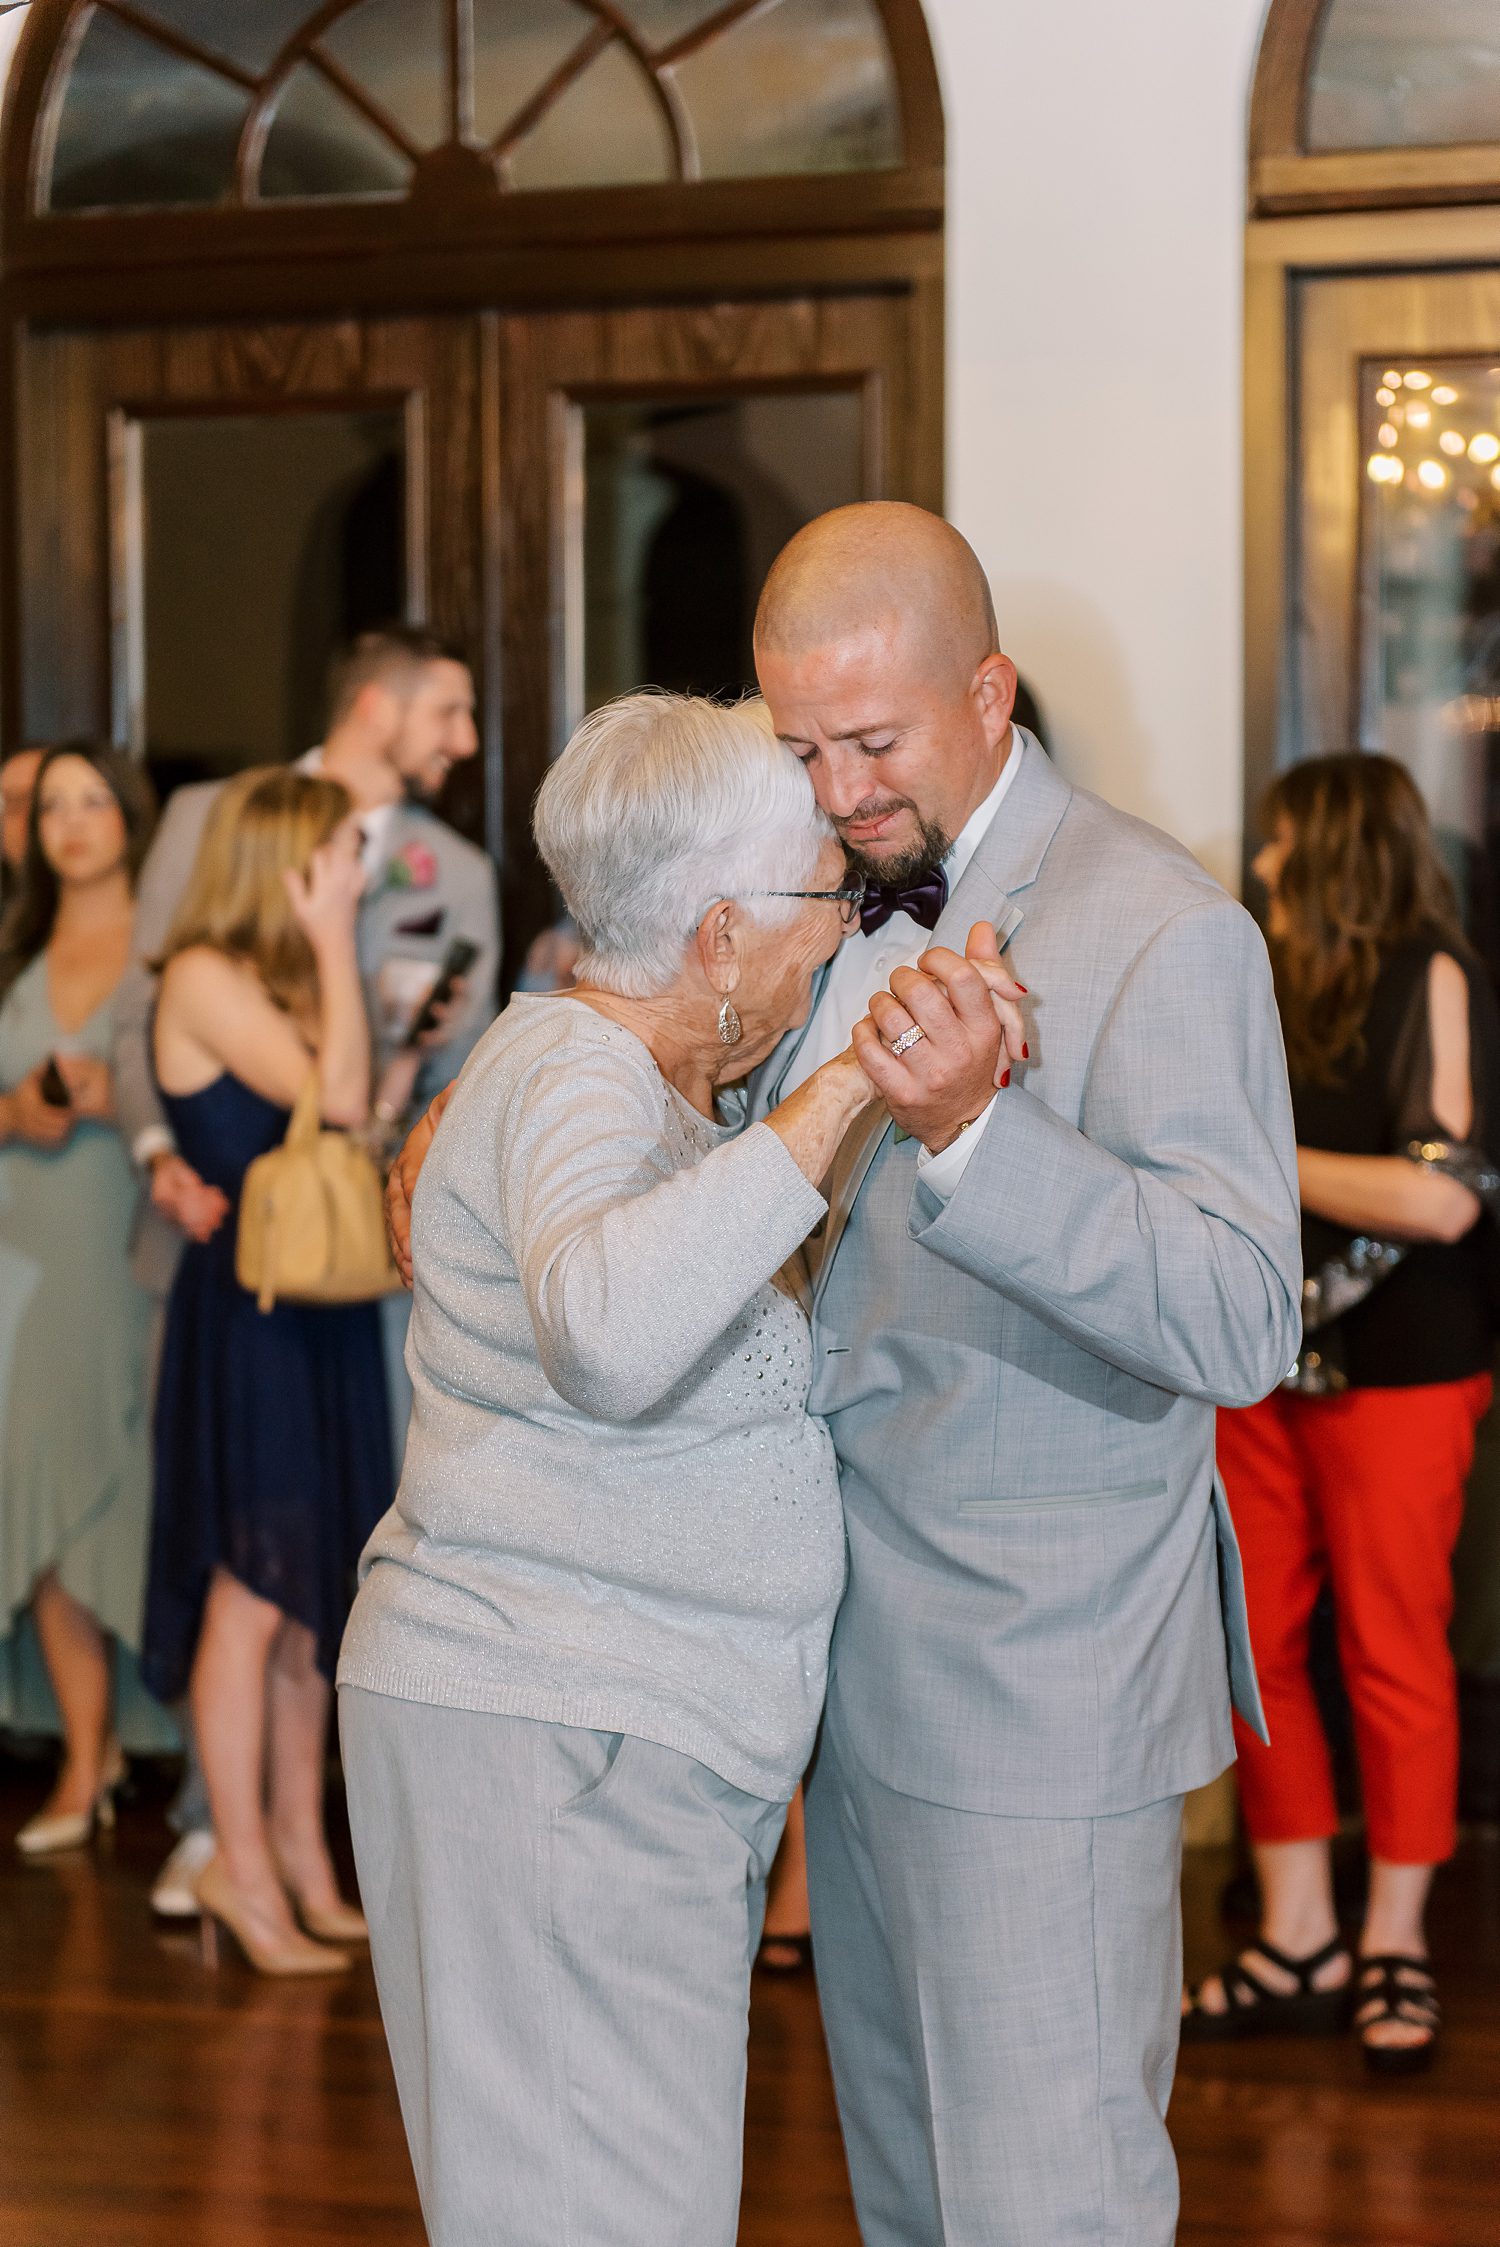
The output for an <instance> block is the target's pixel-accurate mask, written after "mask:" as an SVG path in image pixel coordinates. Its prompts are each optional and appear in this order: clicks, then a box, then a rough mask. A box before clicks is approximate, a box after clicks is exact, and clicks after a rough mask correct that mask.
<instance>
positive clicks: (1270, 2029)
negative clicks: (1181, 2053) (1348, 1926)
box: [1182, 1935, 1354, 2044]
mask: <svg viewBox="0 0 1500 2247" xmlns="http://www.w3.org/2000/svg"><path fill="white" fill-rule="evenodd" d="M1247 1949H1248V1950H1249V1951H1251V1952H1258V1953H1259V1954H1260V1956H1261V1957H1262V1958H1265V1959H1269V1960H1270V1962H1271V1964H1272V1965H1273V1966H1279V1967H1280V1968H1281V1971H1282V1973H1283V1974H1290V1975H1291V1976H1292V1978H1293V1979H1294V1981H1295V1982H1296V1985H1297V1986H1296V1988H1295V1989H1291V1990H1276V1989H1272V1988H1271V1986H1270V1984H1269V1983H1268V1982H1263V1981H1262V1980H1261V1979H1260V1976H1259V1975H1258V1974H1257V1973H1256V1972H1255V1970H1254V1968H1253V1967H1250V1966H1247V1965H1246V1964H1245V1962H1244V1955H1243V1954H1242V1955H1241V1956H1240V1957H1239V1958H1231V1959H1230V1960H1229V1961H1228V1962H1227V1963H1226V1964H1225V1965H1223V1966H1221V1967H1220V1968H1219V1980H1220V1982H1221V1983H1222V1984H1223V1987H1224V2010H1223V2012H1222V2013H1210V2012H1209V2011H1208V2010H1207V2008H1206V2007H1205V2006H1204V2005H1203V2004H1202V2003H1201V2002H1200V1993H1201V1991H1202V1988H1203V1984H1202V1983H1201V1982H1200V1983H1199V1984H1198V1986H1197V1988H1196V1989H1194V1990H1191V1991H1189V1993H1188V2010H1187V2012H1186V2013H1184V2014H1183V2016H1182V2036H1183V2041H1184V2043H1187V2044H1227V2043H1229V2042H1231V2041H1232V2040H1233V2039H1234V2038H1236V2037H1243V2036H1339V2035H1341V2034H1342V2033H1343V2031H1344V2030H1345V2029H1346V2028H1347V2027H1348V2025H1349V2012H1350V2006H1351V2004H1352V2001H1353V1996H1354V1975H1353V1972H1352V1970H1351V1972H1350V1976H1349V1979H1348V1981H1347V1982H1344V1983H1342V1984H1341V1985H1340V1986H1339V1988H1338V1989H1335V1990H1320V1989H1317V1988H1315V1987H1314V1984H1313V1977H1314V1975H1316V1974H1318V1973H1321V1971H1322V1969H1323V1968H1324V1967H1325V1966H1328V1965H1331V1964H1332V1962H1333V1960H1334V1959H1336V1958H1337V1957H1338V1956H1339V1955H1340V1953H1343V1955H1344V1956H1346V1957H1347V1956H1348V1948H1347V1945H1346V1944H1345V1942H1344V1940H1343V1937H1342V1936H1340V1935H1335V1936H1334V1937H1333V1939H1332V1941H1331V1942H1327V1943H1325V1944H1324V1945H1323V1948H1322V1949H1321V1950H1319V1951H1314V1952H1313V1953H1312V1954H1311V1956H1310V1957H1308V1958H1288V1956H1287V1954H1286V1952H1285V1951H1279V1950H1277V1949H1276V1948H1275V1946H1274V1945H1273V1944H1271V1943H1266V1942H1258V1943H1251V1944H1249V1945H1248V1946H1247ZM1351 1968H1352V1961H1351Z"/></svg>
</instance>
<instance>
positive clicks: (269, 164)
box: [260, 63, 411, 200]
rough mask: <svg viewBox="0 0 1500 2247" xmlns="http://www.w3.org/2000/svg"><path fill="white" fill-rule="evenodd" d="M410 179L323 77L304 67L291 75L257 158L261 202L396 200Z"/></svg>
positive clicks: (398, 158)
mask: <svg viewBox="0 0 1500 2247" xmlns="http://www.w3.org/2000/svg"><path fill="white" fill-rule="evenodd" d="M410 178H411V166H410V165H409V164H408V163H407V161H406V159H405V157H404V156H403V155H402V154H401V153H400V151H399V149H395V148H392V146H391V144H390V142H389V141H388V140H387V139H386V138H385V136H384V134H383V133H378V132H377V131H376V130H375V127H374V126H373V125H372V124H370V123H369V122H368V120H367V119H366V118H364V117H362V116H361V115H360V113H359V111H358V110H357V109H354V108H351V107H350V105H349V103H348V102H347V101H345V99H344V97H343V95H342V94H340V93H336V92H335V91H334V89H333V87H332V86H330V85H329V83H328V81H327V79H326V78H322V77H320V76H319V74H318V72H317V71H316V70H314V69H313V68H312V67H311V65H310V64H307V63H303V64H301V65H299V66H298V68H297V69H296V70H294V71H293V73H292V75H291V77H290V78H289V79H288V80H287V84H286V91H285V92H284V93H283V94H282V97H281V99H280V101H279V102H278V103H277V105H276V116H275V120H274V122H273V124H272V126H271V130H270V134H269V136H268V138H267V140H266V151H265V155H264V156H263V157H262V159H261V168H260V192H261V194H262V195H263V196H264V197H266V198H267V199H268V200H274V199H279V198H281V197H285V196H314V195H399V194H401V193H402V192H403V191H404V190H405V188H406V186H407V183H408V181H409V180H410Z"/></svg>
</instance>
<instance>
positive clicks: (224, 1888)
mask: <svg viewBox="0 0 1500 2247" xmlns="http://www.w3.org/2000/svg"><path fill="white" fill-rule="evenodd" d="M198 1902H199V1904H200V1905H201V1906H202V1918H201V1919H200V1921H199V1926H200V1929H201V1933H202V1941H203V1963H204V1964H205V1966H217V1965H218V1963H219V1928H220V1927H221V1926H222V1927H227V1928H228V1929H229V1932H230V1934H231V1935H232V1936H233V1937H234V1939H235V1941H236V1942H237V1943H238V1944H239V1946H240V1949H241V1950H242V1951H243V1952H244V1954H245V1956H246V1958H248V1959H249V1961H250V1964H251V1965H252V1966H253V1967H254V1968H255V1971H256V1973H257V1974H280V1975H293V1974H297V1975H300V1974H345V1973H347V1972H348V1970H349V1968H350V1966H351V1965H352V1963H353V1961H352V1960H351V1959H350V1957H349V1956H348V1953H347V1952H345V1951H339V1950H330V1949H329V1947H328V1945H327V1944H326V1943H315V1942H313V1941H312V1940H311V1939H310V1938H309V1937H308V1936H306V1935H298V1934H296V1933H293V1934H290V1935H275V1936H268V1935H267V1934H266V1933H265V1931H264V1930H263V1929H262V1928H260V1927H257V1925H256V1924H255V1912H254V1908H253V1906H252V1905H251V1904H250V1903H249V1901H248V1899H247V1898H246V1897H244V1896H243V1895H242V1894H241V1893H240V1891H239V1889H237V1888H236V1887H235V1885H234V1883H233V1881H232V1880H231V1879H230V1878H229V1875H228V1874H227V1873H226V1872H225V1870H224V1868H223V1866H222V1864H221V1863H220V1861H219V1859H218V1858H217V1857H215V1858H214V1859H213V1860H212V1862H211V1863H209V1864H207V1865H205V1866H204V1868H203V1871H202V1872H201V1873H200V1874H199V1876H198Z"/></svg>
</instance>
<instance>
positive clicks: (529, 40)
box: [474, 0, 599, 141]
mask: <svg viewBox="0 0 1500 2247" xmlns="http://www.w3.org/2000/svg"><path fill="white" fill-rule="evenodd" d="M598 22H599V19H598V17H597V16H595V15H592V14H591V13H590V12H589V11H588V10H587V9H586V8H579V7H575V6H574V5H573V0H474V127H475V131H476V132H477V133H478V136H479V138H480V139H481V140H482V141H497V140H499V138H500V136H501V134H502V133H503V132H504V130H505V128H506V126H507V125H508V124H509V123H510V121H511V119H512V118H513V117H514V116H515V115H516V114H517V113H518V112H519V111H520V110H521V109H522V108H523V107H524V105H525V104H526V103H527V102H528V101H530V99H531V97H532V95H533V94H534V93H536V92H537V90H538V88H540V87H541V86H544V85H545V84H546V82H547V80H548V79H549V78H550V77H551V76H552V73H553V71H554V70H556V69H557V68H558V67H559V66H560V65H561V64H562V63H564V62H566V61H567V59H568V57H569V55H571V54H573V53H574V52H575V51H576V49H577V48H579V47H581V46H582V44H583V42H584V40H585V39H587V37H588V35H589V33H590V32H591V31H594V30H597V28H598Z"/></svg>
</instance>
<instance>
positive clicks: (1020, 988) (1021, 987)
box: [1016, 983, 1031, 999]
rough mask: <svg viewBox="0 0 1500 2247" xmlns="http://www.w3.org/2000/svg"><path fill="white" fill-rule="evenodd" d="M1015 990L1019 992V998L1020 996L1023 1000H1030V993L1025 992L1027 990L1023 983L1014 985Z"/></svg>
mask: <svg viewBox="0 0 1500 2247" xmlns="http://www.w3.org/2000/svg"><path fill="white" fill-rule="evenodd" d="M1016 989H1017V990H1018V991H1019V992H1020V994H1021V996H1022V998H1023V999H1029V998H1030V996H1031V993H1030V992H1029V991H1028V990H1027V988H1026V986H1025V984H1024V983H1018V984H1017V985H1016Z"/></svg>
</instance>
